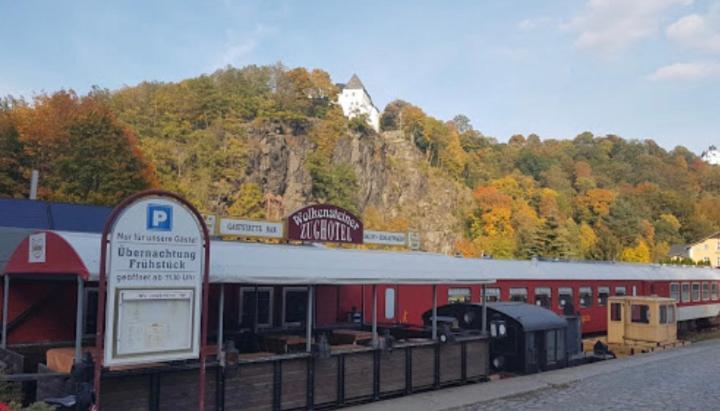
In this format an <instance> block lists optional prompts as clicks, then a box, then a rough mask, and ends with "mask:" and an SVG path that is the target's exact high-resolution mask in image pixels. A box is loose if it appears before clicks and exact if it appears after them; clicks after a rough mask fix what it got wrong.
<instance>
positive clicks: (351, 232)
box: [287, 204, 363, 244]
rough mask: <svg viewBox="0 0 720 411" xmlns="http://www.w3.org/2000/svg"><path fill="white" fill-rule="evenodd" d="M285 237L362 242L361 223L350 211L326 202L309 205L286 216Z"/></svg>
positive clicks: (302, 239)
mask: <svg viewBox="0 0 720 411" xmlns="http://www.w3.org/2000/svg"><path fill="white" fill-rule="evenodd" d="M287 238H288V240H296V241H314V242H334V243H349V244H362V242H363V224H362V221H360V219H359V218H357V217H356V216H355V215H353V214H352V213H351V212H349V211H347V210H345V209H342V208H340V207H336V206H333V205H328V204H318V205H311V206H307V207H305V208H301V209H300V210H297V211H295V212H294V213H292V214H290V216H288V218H287Z"/></svg>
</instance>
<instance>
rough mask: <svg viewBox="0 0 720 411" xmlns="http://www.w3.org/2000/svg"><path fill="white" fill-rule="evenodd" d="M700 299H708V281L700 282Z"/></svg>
mask: <svg viewBox="0 0 720 411" xmlns="http://www.w3.org/2000/svg"><path fill="white" fill-rule="evenodd" d="M702 299H703V301H707V300H709V299H710V283H702Z"/></svg>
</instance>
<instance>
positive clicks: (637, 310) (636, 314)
mask: <svg viewBox="0 0 720 411" xmlns="http://www.w3.org/2000/svg"><path fill="white" fill-rule="evenodd" d="M649 311H650V307H649V306H647V305H645V304H633V305H631V306H630V321H632V322H634V323H643V324H648V323H650V316H649V315H648V314H649Z"/></svg>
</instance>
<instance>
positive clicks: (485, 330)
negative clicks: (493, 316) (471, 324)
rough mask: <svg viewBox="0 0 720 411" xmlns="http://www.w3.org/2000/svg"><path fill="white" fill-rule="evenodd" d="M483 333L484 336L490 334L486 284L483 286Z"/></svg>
mask: <svg viewBox="0 0 720 411" xmlns="http://www.w3.org/2000/svg"><path fill="white" fill-rule="evenodd" d="M481 288H482V296H481V298H482V327H483V328H482V332H483V335H484V336H487V334H488V325H487V296H486V295H485V284H483V285H482V287H481Z"/></svg>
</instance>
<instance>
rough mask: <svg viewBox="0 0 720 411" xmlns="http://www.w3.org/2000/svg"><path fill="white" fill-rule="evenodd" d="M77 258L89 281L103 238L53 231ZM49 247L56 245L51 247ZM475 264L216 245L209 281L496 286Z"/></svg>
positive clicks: (424, 256) (95, 273)
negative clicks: (483, 284)
mask: <svg viewBox="0 0 720 411" xmlns="http://www.w3.org/2000/svg"><path fill="white" fill-rule="evenodd" d="M54 233H55V234H57V235H58V236H60V237H61V238H62V239H63V240H64V241H65V242H67V243H68V244H69V245H70V246H71V247H72V248H73V249H74V250H75V252H76V253H77V255H78V257H79V258H80V260H81V261H82V263H83V264H84V266H85V267H86V268H87V271H88V274H89V280H91V281H97V280H98V278H99V271H100V237H101V236H100V235H99V234H90V233H76V232H63V231H55V232H54ZM47 246H48V247H51V246H52V244H51V243H49V244H48V245H47ZM470 261H471V260H466V259H462V258H454V257H448V256H445V255H440V254H431V253H409V252H406V253H397V252H384V251H365V250H347V249H333V248H326V247H321V246H308V245H306V246H293V245H271V244H260V243H241V242H230V241H212V243H211V246H210V282H213V283H248V284H298V285H300V284H302V285H318V284H439V283H442V284H452V283H473V284H479V283H493V282H494V279H492V278H491V277H487V276H485V275H483V274H481V273H480V272H478V269H479V268H480V267H478V266H475V265H473V264H471V263H470Z"/></svg>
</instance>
